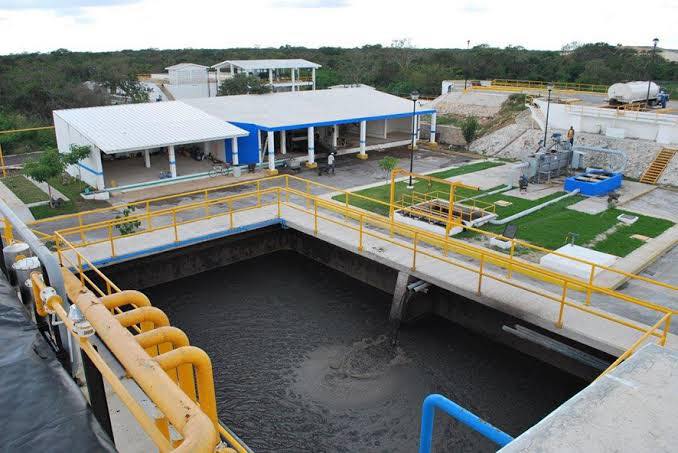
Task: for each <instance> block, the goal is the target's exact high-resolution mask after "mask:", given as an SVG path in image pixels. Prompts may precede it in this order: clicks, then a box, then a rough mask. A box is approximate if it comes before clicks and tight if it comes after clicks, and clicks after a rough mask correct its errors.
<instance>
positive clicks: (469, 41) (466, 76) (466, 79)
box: [464, 39, 471, 91]
mask: <svg viewBox="0 0 678 453" xmlns="http://www.w3.org/2000/svg"><path fill="white" fill-rule="evenodd" d="M470 45H471V40H470V39H469V40H467V41H466V58H465V60H466V61H465V63H466V64H465V65H464V66H466V68H465V70H464V91H466V82H467V81H468V49H469V46H470Z"/></svg>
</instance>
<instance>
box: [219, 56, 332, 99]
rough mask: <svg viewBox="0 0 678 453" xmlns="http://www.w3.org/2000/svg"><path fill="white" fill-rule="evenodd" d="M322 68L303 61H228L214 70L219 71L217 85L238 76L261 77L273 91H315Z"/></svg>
mask: <svg viewBox="0 0 678 453" xmlns="http://www.w3.org/2000/svg"><path fill="white" fill-rule="evenodd" d="M320 67H321V66H320V65H319V64H317V63H313V62H310V61H307V60H302V59H298V58H297V59H273V60H226V61H222V62H221V63H217V64H215V65H213V66H212V68H214V69H216V70H217V83H221V81H223V80H225V79H229V78H233V77H234V76H235V75H236V74H249V75H254V76H258V77H261V79H262V80H264V81H266V82H267V83H268V84H269V85H271V87H273V91H299V90H301V89H304V88H306V89H311V90H315V70H316V69H318V68H320Z"/></svg>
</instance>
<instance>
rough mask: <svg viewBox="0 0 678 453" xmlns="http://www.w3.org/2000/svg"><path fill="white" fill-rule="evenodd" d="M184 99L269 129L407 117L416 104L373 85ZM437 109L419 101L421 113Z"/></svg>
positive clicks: (216, 113)
mask: <svg viewBox="0 0 678 453" xmlns="http://www.w3.org/2000/svg"><path fill="white" fill-rule="evenodd" d="M181 102H185V103H186V104H189V105H192V106H194V107H196V108H198V109H200V110H202V111H204V112H206V113H208V114H210V115H212V116H214V117H216V118H219V119H221V120H224V121H230V122H235V123H248V124H255V125H258V126H260V127H261V128H262V129H266V130H283V129H301V128H303V127H309V126H329V125H333V124H346V123H356V122H359V121H363V120H367V121H372V120H378V119H387V118H404V117H410V116H412V108H413V105H412V101H410V100H407V99H403V98H400V97H398V96H393V95H391V94H388V93H383V92H381V91H378V90H375V89H372V88H342V89H334V90H315V91H312V90H309V91H295V92H284V93H269V94H249V95H238V96H219V97H215V98H198V99H184V100H182V101H181ZM434 111H435V110H432V109H429V108H423V107H421V106H420V105H417V114H425V113H432V112H434Z"/></svg>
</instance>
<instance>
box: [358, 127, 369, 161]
mask: <svg viewBox="0 0 678 453" xmlns="http://www.w3.org/2000/svg"><path fill="white" fill-rule="evenodd" d="M366 147H367V121H361V122H360V153H358V159H362V160H365V159H367V153H366V152H365V148H366Z"/></svg>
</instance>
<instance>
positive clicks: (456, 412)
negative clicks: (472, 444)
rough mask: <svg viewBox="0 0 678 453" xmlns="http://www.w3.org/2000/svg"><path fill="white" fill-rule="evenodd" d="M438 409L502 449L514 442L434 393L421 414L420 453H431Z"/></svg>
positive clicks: (511, 438) (426, 400)
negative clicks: (434, 421) (434, 422)
mask: <svg viewBox="0 0 678 453" xmlns="http://www.w3.org/2000/svg"><path fill="white" fill-rule="evenodd" d="M436 408H438V409H440V410H442V411H444V412H446V413H447V414H448V415H450V416H451V417H454V418H455V419H456V420H458V421H460V422H461V423H463V424H464V425H466V426H468V427H469V428H471V429H472V430H474V431H476V432H479V433H480V434H482V435H483V436H485V437H487V438H488V439H490V440H491V441H492V442H494V443H495V444H498V445H499V446H500V447H503V446H505V445H506V444H508V443H509V442H511V441H512V440H513V437H511V436H509V435H508V434H506V433H505V432H503V431H501V430H499V429H497V428H495V427H494V426H492V425H490V424H489V423H487V422H486V421H485V420H483V419H482V418H480V417H478V416H477V415H475V414H472V413H471V412H469V411H467V410H466V409H464V408H463V407H461V406H460V405H458V404H456V403H454V402H452V401H450V400H448V399H447V398H445V397H444V396H443V395H438V394H436V393H433V394H431V395H429V396H427V397H426V398H425V399H424V404H423V405H422V412H421V434H420V438H419V453H431V442H432V439H433V420H434V418H435V410H436Z"/></svg>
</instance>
